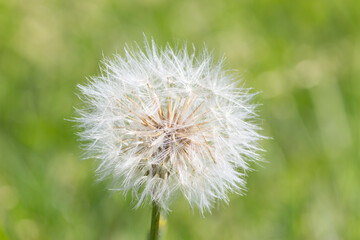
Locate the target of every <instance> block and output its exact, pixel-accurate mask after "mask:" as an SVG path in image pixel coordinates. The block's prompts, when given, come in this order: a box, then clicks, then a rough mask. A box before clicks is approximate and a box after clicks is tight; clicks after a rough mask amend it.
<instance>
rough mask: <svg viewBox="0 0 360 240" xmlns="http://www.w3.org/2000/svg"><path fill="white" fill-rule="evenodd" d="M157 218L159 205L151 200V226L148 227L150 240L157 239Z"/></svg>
mask: <svg viewBox="0 0 360 240" xmlns="http://www.w3.org/2000/svg"><path fill="white" fill-rule="evenodd" d="M159 220H160V207H159V206H158V205H157V204H156V203H155V202H153V203H152V214H151V227H150V238H149V239H150V240H158V239H159Z"/></svg>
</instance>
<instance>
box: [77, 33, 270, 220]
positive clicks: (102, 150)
mask: <svg viewBox="0 0 360 240" xmlns="http://www.w3.org/2000/svg"><path fill="white" fill-rule="evenodd" d="M240 84H242V83H241V80H239V79H238V77H237V76H236V75H235V74H232V73H230V72H229V71H226V70H224V69H223V61H219V62H214V60H213V57H212V54H210V53H209V52H208V51H207V50H206V49H204V50H202V51H201V53H200V54H198V53H195V48H194V47H193V48H192V49H190V50H189V49H187V48H186V44H185V46H183V47H180V48H179V47H178V48H175V49H173V48H172V47H170V45H169V44H167V45H166V47H165V48H158V47H157V46H156V45H155V42H154V40H152V41H151V43H148V41H147V40H145V47H144V48H141V47H139V46H137V45H136V47H134V48H131V47H126V48H125V53H124V55H123V56H121V55H118V54H115V55H114V57H113V58H110V59H109V58H105V59H104V60H103V61H102V64H101V73H100V74H99V76H94V77H90V78H89V81H88V83H87V84H86V85H79V86H78V87H79V88H80V91H81V93H82V94H81V95H80V98H81V99H82V100H83V102H84V107H83V108H80V109H77V110H76V111H77V114H78V117H77V118H76V119H75V121H77V122H78V123H79V127H80V132H79V135H80V137H81V139H82V140H83V141H84V143H85V144H84V147H85V152H86V156H87V157H90V158H96V159H97V160H98V162H99V165H98V168H97V170H96V171H97V173H98V175H99V178H100V179H104V178H107V177H110V178H112V179H113V180H114V183H115V186H116V187H114V189H116V190H121V191H122V192H124V193H125V194H126V193H127V192H129V191H131V192H132V196H133V199H134V201H135V202H136V203H137V204H136V206H140V205H141V204H143V203H144V202H147V201H154V202H155V203H157V204H158V205H159V206H160V207H161V208H162V209H164V210H169V202H170V200H171V199H172V197H173V196H174V195H175V194H176V193H182V194H183V195H184V196H185V198H186V199H187V200H188V201H189V203H190V205H191V206H198V207H199V209H200V211H201V212H202V213H203V212H204V211H210V210H211V207H212V205H213V203H214V202H215V201H216V200H217V199H220V200H224V201H225V202H228V196H227V195H228V192H236V193H239V194H241V193H242V192H243V190H244V188H245V177H246V173H247V171H248V170H250V166H249V162H258V161H259V160H261V157H260V155H259V150H261V148H260V147H259V145H258V141H259V140H260V139H261V138H263V137H262V135H260V134H259V133H258V131H259V130H260V127H259V126H258V124H257V114H256V113H255V111H256V104H253V103H251V99H252V97H253V96H254V95H255V94H254V93H252V94H251V93H250V90H249V89H248V88H244V87H240Z"/></svg>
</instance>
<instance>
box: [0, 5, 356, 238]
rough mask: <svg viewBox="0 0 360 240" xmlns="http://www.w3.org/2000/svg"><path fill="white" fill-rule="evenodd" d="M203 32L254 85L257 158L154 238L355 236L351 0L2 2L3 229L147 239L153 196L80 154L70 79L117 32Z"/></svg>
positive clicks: (120, 38) (109, 45)
mask: <svg viewBox="0 0 360 240" xmlns="http://www.w3.org/2000/svg"><path fill="white" fill-rule="evenodd" d="M143 33H145V34H146V36H148V37H151V36H153V37H154V39H155V40H156V41H157V43H158V44H160V45H162V44H165V43H166V42H168V41H169V42H170V43H171V44H174V43H175V42H180V43H181V42H183V41H187V42H188V43H194V44H195V46H197V47H199V48H201V47H202V46H203V45H204V43H205V44H206V45H207V46H208V48H209V49H214V55H215V56H216V57H218V58H220V57H222V56H223V55H224V56H225V57H226V59H227V60H226V67H227V68H229V69H237V70H239V77H241V76H245V79H246V86H248V87H252V88H254V92H256V91H260V92H261V93H260V94H259V95H258V96H257V97H256V99H255V101H256V102H259V103H261V104H262V105H261V106H260V108H259V110H260V114H261V116H262V121H261V122H262V124H263V126H264V131H263V134H265V135H267V136H270V137H272V139H269V140H265V141H263V143H262V145H263V146H264V148H265V149H266V151H267V152H266V153H265V154H264V158H265V159H266V162H265V163H263V164H262V166H256V165H253V168H254V169H255V171H253V172H251V173H250V174H249V176H248V191H247V194H246V196H243V197H240V196H238V195H231V197H230V199H231V200H230V203H229V205H226V204H224V203H219V204H218V205H216V207H215V208H214V210H213V213H212V214H206V215H205V217H202V216H201V214H199V211H198V210H197V209H195V210H192V209H191V208H190V207H189V205H188V204H187V202H186V201H185V200H184V199H182V198H180V199H178V200H177V201H175V202H174V203H173V205H172V210H173V211H172V212H171V213H170V214H169V215H168V217H167V219H166V220H167V222H166V226H164V227H163V228H164V229H163V237H162V239H169V240H170V239H171V240H172V239H196V240H198V239H214V240H215V239H244V240H251V239H254V240H266V239H271V240H272V239H274V240H280V239H284V240H285V239H286V240H287V239H299V240H300V239H301V240H303V239H319V240H324V239H326V240H337V239H339V240H341V239H360V227H359V226H360V154H359V149H360V111H359V105H360V1H357V0H343V1H341V0H312V1H310V0H302V1H291V0H259V1H254V0H224V1H220V0H219V1H205V0H201V1H198V0H195V1H192V0H175V1H167V0H126V1H122V0H78V1H70V0H0V239H1V240H2V239H4V240H5V239H11V240H13V239H20V240H35V239H44V240H47V239H51V240H53V239H54V240H56V239H59V240H60V239H61V240H67V239H76V240H78V239H86V240H91V239H94V240H95V239H110V240H115V239H146V235H147V233H148V230H149V224H150V214H151V213H150V207H142V208H140V209H137V210H135V209H133V206H134V204H133V203H132V202H131V196H128V197H127V198H124V197H123V196H122V195H121V194H120V193H113V192H110V191H108V190H107V186H108V183H109V182H101V183H98V182H96V176H95V174H94V171H93V170H94V168H95V167H96V164H95V162H94V161H92V160H86V161H83V160H81V150H80V149H79V143H78V141H77V137H76V135H75V132H76V131H77V130H76V129H75V127H74V126H73V125H74V124H73V123H71V122H69V121H66V119H71V118H72V117H74V109H73V108H74V107H76V106H79V105H80V100H79V99H78V98H77V96H76V93H79V91H78V90H77V87H76V85H77V84H79V83H84V82H85V81H86V76H90V75H95V74H98V73H99V65H98V64H99V61H100V60H101V59H102V56H103V55H105V56H111V55H112V54H113V53H115V52H118V53H120V54H121V53H123V47H124V45H125V43H132V42H133V41H137V42H138V43H140V44H141V43H142V41H143Z"/></svg>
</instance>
